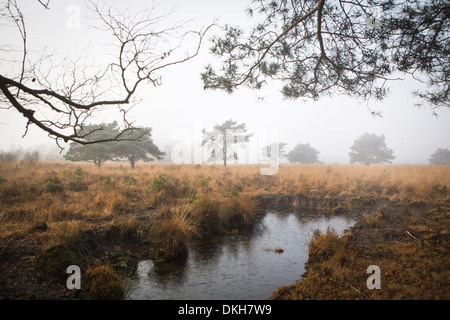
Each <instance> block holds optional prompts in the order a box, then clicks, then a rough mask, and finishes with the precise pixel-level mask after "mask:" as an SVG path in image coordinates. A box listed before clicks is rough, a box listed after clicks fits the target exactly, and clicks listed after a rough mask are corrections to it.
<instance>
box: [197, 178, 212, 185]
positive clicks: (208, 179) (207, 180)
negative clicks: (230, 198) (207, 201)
mask: <svg viewBox="0 0 450 320" xmlns="http://www.w3.org/2000/svg"><path fill="white" fill-rule="evenodd" d="M210 180H211V177H210V176H207V177H204V178H202V179H199V180H198V181H197V183H198V184H199V185H200V186H201V187H206V186H208V183H209V181H210Z"/></svg>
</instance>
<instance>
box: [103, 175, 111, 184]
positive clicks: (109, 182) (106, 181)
mask: <svg viewBox="0 0 450 320" xmlns="http://www.w3.org/2000/svg"><path fill="white" fill-rule="evenodd" d="M103 184H105V185H107V186H109V185H111V184H112V179H111V177H110V176H106V177H105V178H104V179H103Z"/></svg>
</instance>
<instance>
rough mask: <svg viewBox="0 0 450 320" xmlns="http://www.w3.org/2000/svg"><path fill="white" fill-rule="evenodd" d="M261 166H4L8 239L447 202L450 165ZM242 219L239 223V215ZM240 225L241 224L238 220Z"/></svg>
mask: <svg viewBox="0 0 450 320" xmlns="http://www.w3.org/2000/svg"><path fill="white" fill-rule="evenodd" d="M259 170H260V166H256V165H255V166H251V165H248V166H230V167H229V168H228V169H227V170H225V169H224V168H223V167H221V166H210V165H202V166H197V165H181V166H179V165H171V164H150V165H149V164H138V165H137V166H136V169H135V170H131V169H128V168H126V166H122V165H120V164H110V165H104V166H103V167H102V168H100V169H98V168H96V167H95V166H93V165H91V164H85V163H79V164H72V163H65V162H61V163H58V162H55V163H51V162H50V163H44V162H43V163H37V164H34V165H33V166H30V165H27V164H20V163H2V164H1V167H0V177H1V179H0V201H1V207H0V221H1V222H2V223H1V226H0V235H1V236H2V237H4V236H7V235H11V234H16V233H26V232H27V230H28V229H29V228H30V227H32V226H33V225H36V224H37V223H42V222H46V223H54V224H56V223H58V222H61V221H80V220H81V221H83V220H89V219H114V218H115V217H117V216H120V215H123V214H128V213H130V212H139V211H142V210H147V209H151V208H155V209H157V208H159V207H161V206H165V205H170V206H183V205H184V206H191V208H189V210H191V209H192V210H193V211H195V212H196V213H197V214H200V213H201V214H203V215H204V220H205V221H203V222H202V221H200V222H199V224H200V228H202V225H203V229H205V227H211V224H210V223H207V221H208V220H211V219H217V218H219V219H220V220H221V221H223V222H224V225H226V224H227V223H228V224H229V226H228V227H232V225H233V224H236V223H237V224H240V225H249V224H251V223H252V221H253V220H254V211H255V207H256V205H257V204H256V202H255V198H256V197H258V196H261V195H266V194H277V195H283V194H284V195H305V196H308V197H316V198H323V197H330V196H334V197H337V196H340V197H344V198H347V199H352V198H355V197H373V198H381V197H382V198H387V199H390V200H392V201H402V200H407V199H409V200H411V199H414V200H425V201H429V200H436V199H446V198H448V197H449V194H450V167H448V166H395V165H380V166H370V167H367V166H360V165H282V166H281V167H280V170H279V172H278V173H277V175H275V176H261V175H260V172H259ZM233 214H234V216H233ZM238 220H239V221H238ZM205 223H206V225H205Z"/></svg>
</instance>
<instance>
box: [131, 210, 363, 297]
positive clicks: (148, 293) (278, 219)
mask: <svg viewBox="0 0 450 320" xmlns="http://www.w3.org/2000/svg"><path fill="white" fill-rule="evenodd" d="M355 222H356V221H355V219H352V218H349V217H343V216H333V217H330V216H325V215H322V214H317V213H314V214H305V213H281V212H274V211H271V212H268V213H267V214H266V215H265V216H264V218H263V219H262V220H261V222H260V223H259V224H258V225H257V226H256V227H255V230H253V231H251V232H246V233H242V234H236V235H230V236H226V237H221V238H218V239H216V240H211V241H210V242H208V243H205V244H201V245H196V246H194V247H193V248H192V249H191V251H190V255H189V258H188V259H187V260H186V261H185V262H184V263H182V264H178V265H174V264H171V265H166V266H162V267H159V266H158V267H155V266H154V264H153V262H152V261H151V260H146V261H141V262H140V263H139V266H138V269H137V271H136V276H135V278H133V279H131V280H130V283H129V289H128V293H127V299H141V300H143V299H200V300H202V299H208V300H214V299H223V300H231V299H233V300H245V299H256V300H262V299H267V298H269V297H270V296H271V295H272V292H273V291H274V290H275V289H276V288H278V287H280V286H282V285H287V284H291V283H293V282H295V281H296V280H297V279H299V278H300V276H301V275H302V274H303V273H304V272H305V263H306V261H307V259H308V243H309V241H310V240H311V237H312V234H313V231H314V230H315V229H319V230H321V231H322V232H325V231H326V229H327V227H331V228H333V229H335V230H336V231H337V232H338V233H342V232H343V231H344V230H345V229H347V228H349V227H351V226H352V225H353V224H354V223H355ZM265 248H282V249H283V250H284V252H282V253H275V252H273V251H267V250H264V249H265Z"/></svg>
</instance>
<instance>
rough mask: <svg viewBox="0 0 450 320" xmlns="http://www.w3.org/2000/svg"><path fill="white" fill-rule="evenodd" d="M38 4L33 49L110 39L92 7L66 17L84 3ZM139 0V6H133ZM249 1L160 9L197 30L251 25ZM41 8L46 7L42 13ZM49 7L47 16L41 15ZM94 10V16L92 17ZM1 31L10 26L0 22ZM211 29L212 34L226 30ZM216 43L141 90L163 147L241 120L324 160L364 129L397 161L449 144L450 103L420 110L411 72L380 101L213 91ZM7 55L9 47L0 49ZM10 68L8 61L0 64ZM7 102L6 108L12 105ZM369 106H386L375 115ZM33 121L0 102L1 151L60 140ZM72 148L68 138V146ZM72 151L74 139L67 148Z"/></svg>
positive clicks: (340, 159)
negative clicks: (92, 20) (205, 77)
mask: <svg viewBox="0 0 450 320" xmlns="http://www.w3.org/2000/svg"><path fill="white" fill-rule="evenodd" d="M34 2H36V1H27V2H24V1H22V2H21V3H19V4H20V5H21V8H22V9H23V11H24V14H25V19H26V22H27V29H28V31H29V34H28V37H29V41H30V47H32V48H34V49H35V50H38V49H39V48H42V47H44V46H46V47H47V48H52V50H57V51H59V52H61V53H67V52H70V51H73V50H75V49H76V48H83V47H84V46H86V45H89V43H90V44H91V45H92V44H94V45H95V44H101V43H102V41H103V40H104V39H102V38H95V37H96V36H97V34H99V33H98V32H97V31H92V30H91V29H89V28H88V27H87V24H88V23H89V20H88V17H87V14H86V13H85V12H84V11H83V9H81V16H80V22H81V25H80V28H69V27H68V25H67V21H68V19H69V18H70V16H71V14H70V13H68V8H69V7H70V6H71V5H75V6H78V5H79V7H80V8H84V6H83V4H82V2H77V1H52V2H51V3H50V8H51V9H50V10H49V11H48V12H46V11H45V10H42V9H40V8H39V5H38V4H36V3H34ZM116 3H120V4H122V5H124V6H128V7H131V6H133V8H132V9H133V10H137V9H139V7H141V8H142V7H143V6H144V4H145V3H149V2H148V1H117V2H116ZM131 3H132V4H131ZM248 4H249V2H247V1H242V0H232V1H207V0H190V1H175V0H165V1H163V2H161V3H160V4H159V7H158V8H159V9H161V10H166V9H167V10H168V9H175V10H176V11H175V13H174V14H173V15H172V16H171V17H170V18H168V19H173V21H174V22H176V21H178V20H187V19H193V20H192V21H190V22H189V24H190V25H191V26H192V27H193V29H195V28H199V27H201V26H206V25H209V24H210V23H211V22H212V21H213V20H214V18H218V19H219V20H218V23H219V24H225V23H228V24H233V25H234V24H239V25H241V26H245V25H248V26H250V25H251V21H250V20H249V18H248V17H247V15H246V14H245V11H244V10H245V8H246V7H247V6H248ZM38 9H39V10H38ZM35 11H36V12H42V15H40V14H36V12H35ZM85 14H86V15H85ZM0 28H4V26H3V25H0ZM219 31H220V30H219V28H213V29H211V30H210V31H209V33H208V34H209V36H213V35H214V34H215V33H217V32H219ZM16 37H18V34H17V32H16V33H14V31H13V30H12V29H3V30H2V42H3V41H13V40H14V39H15V38H16ZM210 46H211V44H210V43H209V42H208V41H206V42H205V43H204V44H203V47H202V49H201V52H200V55H199V56H197V57H196V58H194V59H193V60H191V61H189V62H187V63H183V64H180V65H176V66H173V67H172V68H170V69H168V70H167V71H165V72H164V77H163V79H162V85H161V86H159V87H153V86H151V85H147V86H146V87H142V88H141V90H140V93H139V94H140V96H141V98H142V101H141V102H140V103H139V104H138V105H136V106H135V107H134V108H133V109H132V110H131V111H130V113H129V118H130V119H131V120H134V121H135V122H134V125H136V126H146V127H152V128H153V137H154V141H155V144H156V145H158V146H159V147H160V149H161V150H164V148H165V147H166V146H167V145H169V144H173V143H176V141H175V142H174V141H172V140H171V139H172V136H173V134H174V133H176V132H188V133H191V134H192V136H194V135H196V134H197V135H198V133H199V132H198V130H201V128H206V129H212V127H213V126H214V125H216V124H219V123H222V122H224V121H225V120H228V119H233V120H237V121H238V122H239V123H242V122H243V123H245V124H246V125H247V129H248V131H250V132H255V133H258V132H266V131H270V130H275V131H276V132H278V139H279V141H280V142H286V143H287V146H286V150H287V151H289V150H291V149H292V148H293V147H294V146H295V145H296V144H297V143H310V144H311V146H312V147H314V148H316V149H317V150H318V151H320V154H319V160H320V161H322V162H324V163H348V162H349V156H348V152H349V147H350V146H351V145H352V144H353V141H354V140H355V139H356V138H357V137H358V136H360V135H362V134H363V133H365V132H369V133H376V134H384V135H385V137H386V144H387V146H388V147H389V148H391V149H392V150H393V151H394V155H395V156H396V158H395V160H394V161H393V163H396V164H426V163H428V160H427V159H428V158H429V157H430V155H431V154H432V153H433V152H434V151H435V150H436V149H437V148H450V139H449V138H450V110H449V109H448V108H447V109H446V108H441V109H438V110H437V112H438V117H435V116H433V115H432V112H431V110H430V109H428V108H427V107H423V108H418V107H416V106H415V104H416V103H418V102H420V101H419V100H418V99H417V98H415V97H413V96H412V93H411V92H412V90H413V88H419V87H420V84H418V83H417V82H415V81H414V80H412V79H411V78H410V77H408V76H405V75H401V77H402V78H404V79H405V80H403V81H395V82H394V81H393V82H391V83H390V84H389V87H390V90H391V93H390V94H389V96H388V97H387V98H386V99H385V100H383V101H382V102H370V103H366V102H363V103H361V102H358V101H356V100H355V99H353V98H352V97H348V96H335V97H324V98H321V99H320V100H319V101H309V100H301V99H299V100H295V101H290V100H289V101H288V100H284V99H283V97H282V95H281V93H279V90H278V89H279V87H280V83H270V85H269V86H265V87H263V89H262V90H260V91H251V90H247V89H245V88H241V89H239V90H237V91H236V92H234V93H233V94H231V95H230V94H227V93H225V92H222V91H209V90H208V91H205V90H204V89H203V83H202V81H201V79H200V72H202V71H203V68H204V66H205V65H207V64H208V63H209V62H211V61H213V58H212V56H211V55H210V54H209V52H208V51H209V47H210ZM0 54H1V55H2V57H3V56H4V55H5V54H7V53H5V52H0ZM0 68H2V71H4V68H6V67H5V66H2V67H0ZM2 107H5V106H4V105H3V106H2ZM369 108H370V109H371V110H377V111H380V112H381V113H382V117H374V116H372V114H371V112H370V111H369ZM115 119H116V120H120V119H121V115H120V114H110V113H108V111H107V110H106V111H105V110H104V111H103V113H99V114H97V116H96V117H95V118H93V119H92V122H109V121H112V120H115ZM25 127H26V120H25V119H24V118H23V117H22V116H21V115H20V114H19V113H18V112H17V111H15V110H14V109H9V110H4V109H0V135H1V139H0V150H8V149H11V148H24V149H27V148H39V149H40V150H44V149H45V150H47V149H48V150H52V149H56V148H55V142H54V140H52V139H50V138H49V137H48V136H47V134H46V133H44V132H42V131H41V130H40V129H38V128H37V127H35V126H30V128H29V130H28V133H27V135H26V136H25V137H24V138H22V135H23V134H24V132H25ZM63 146H64V145H63ZM65 146H66V149H67V148H68V145H65Z"/></svg>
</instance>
